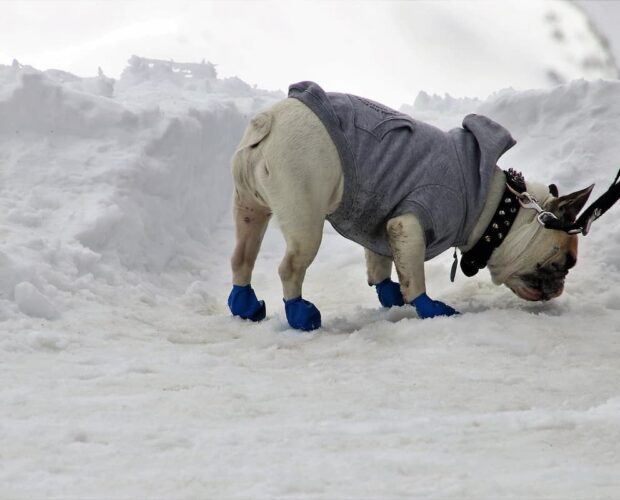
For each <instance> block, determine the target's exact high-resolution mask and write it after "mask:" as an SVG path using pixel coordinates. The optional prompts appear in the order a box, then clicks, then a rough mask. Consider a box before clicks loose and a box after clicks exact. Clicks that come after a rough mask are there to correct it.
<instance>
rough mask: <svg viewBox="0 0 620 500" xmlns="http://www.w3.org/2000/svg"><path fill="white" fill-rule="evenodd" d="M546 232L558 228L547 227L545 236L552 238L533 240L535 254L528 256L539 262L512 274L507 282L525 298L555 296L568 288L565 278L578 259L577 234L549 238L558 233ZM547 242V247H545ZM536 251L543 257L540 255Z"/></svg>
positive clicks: (537, 298) (536, 299)
mask: <svg viewBox="0 0 620 500" xmlns="http://www.w3.org/2000/svg"><path fill="white" fill-rule="evenodd" d="M545 232H553V233H557V232H558V231H551V230H549V229H544V230H543V233H542V236H547V238H546V239H547V240H550V241H547V242H543V241H538V242H533V245H532V247H533V248H532V252H531V253H532V257H534V258H533V259H532V258H530V259H527V260H528V261H530V260H535V261H536V262H535V263H534V264H533V265H529V266H527V268H525V269H522V270H521V271H520V272H517V273H516V274H514V275H513V276H511V277H510V278H509V279H508V280H507V281H506V283H505V284H506V286H507V287H508V288H510V289H511V290H512V291H513V292H514V293H515V294H516V295H518V296H519V297H521V298H522V299H525V300H532V301H538V300H551V299H555V298H556V297H559V296H560V295H561V294H562V292H563V291H564V281H565V279H566V276H567V275H568V272H569V270H570V269H571V268H573V267H574V266H575V264H576V263H577V236H576V235H572V236H571V235H565V238H562V237H561V236H562V235H558V236H559V237H556V238H548V236H555V235H547V234H545ZM540 239H544V238H543V237H541V238H540ZM562 240H564V241H562ZM545 246H546V247H547V249H544V247H545ZM545 250H546V251H545ZM536 254H538V255H539V256H540V257H539V258H536Z"/></svg>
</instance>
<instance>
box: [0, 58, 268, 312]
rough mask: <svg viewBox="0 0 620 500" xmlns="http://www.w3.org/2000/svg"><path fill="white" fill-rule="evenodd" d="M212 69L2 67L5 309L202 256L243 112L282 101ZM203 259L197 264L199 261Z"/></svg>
mask: <svg viewBox="0 0 620 500" xmlns="http://www.w3.org/2000/svg"><path fill="white" fill-rule="evenodd" d="M275 95H277V94H269V93H267V92H262V91H259V90H255V89H252V88H250V87H249V86H248V85H246V84H244V83H243V82H241V81H239V80H238V79H227V80H219V79H218V78H217V76H216V72H215V69H214V67H213V65H211V64H209V63H202V64H174V63H167V62H164V61H154V60H147V59H141V58H138V57H133V58H132V59H131V60H130V64H129V66H128V68H127V69H126V70H125V72H124V73H123V76H122V78H121V79H120V81H119V82H117V83H116V85H115V82H114V80H112V79H109V78H106V77H105V76H104V75H103V74H102V73H100V75H99V76H98V77H96V78H84V79H83V78H78V77H76V76H74V75H71V74H68V73H65V72H61V71H56V70H50V71H46V72H39V71H36V70H34V69H32V68H29V67H22V66H21V65H19V63H17V62H15V63H14V64H13V65H12V66H0V164H1V165H2V193H3V196H2V198H1V199H0V203H1V210H2V218H3V230H4V232H6V234H7V235H10V237H9V238H3V241H2V242H0V262H2V264H1V265H0V273H1V276H2V278H1V279H0V317H8V316H11V315H12V314H13V313H14V311H15V307H13V302H14V304H15V305H17V307H18V308H19V310H20V311H22V312H24V313H26V314H29V315H34V316H41V317H45V318H51V317H54V316H56V315H57V314H58V313H59V312H61V311H63V310H66V309H70V308H72V307H73V306H72V303H71V297H73V296H74V295H75V294H80V293H85V292H86V291H87V290H89V289H90V288H91V286H92V284H93V283H94V282H95V281H97V280H99V281H104V282H106V283H108V284H110V285H114V284H116V283H117V282H119V280H126V279H130V278H128V276H127V273H131V272H133V271H148V272H150V273H151V274H157V273H159V272H160V271H162V270H164V269H169V270H170V269H176V268H178V267H179V266H180V267H183V265H184V263H186V262H193V263H197V262H198V261H199V260H200V259H203V258H204V256H205V255H207V253H208V252H207V249H206V246H207V245H208V243H209V241H210V237H211V230H212V228H213V227H214V224H215V223H216V222H217V221H218V220H219V219H220V217H221V216H222V214H223V213H224V212H225V211H226V210H227V208H228V204H229V199H230V191H231V183H230V176H229V173H228V163H229V159H230V156H231V154H232V152H233V151H234V148H235V146H236V144H237V142H238V141H239V138H240V137H241V134H242V132H243V128H244V126H245V123H246V121H247V118H248V115H249V114H251V113H252V112H254V111H256V109H259V108H261V107H262V106H264V105H265V104H266V103H268V102H272V101H273V100H274V96H275ZM194 267H196V266H194Z"/></svg>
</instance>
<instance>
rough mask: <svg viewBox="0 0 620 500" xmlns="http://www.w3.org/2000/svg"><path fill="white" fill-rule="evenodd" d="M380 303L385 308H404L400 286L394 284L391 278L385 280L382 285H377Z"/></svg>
mask: <svg viewBox="0 0 620 500" xmlns="http://www.w3.org/2000/svg"><path fill="white" fill-rule="evenodd" d="M375 288H376V289H377V295H378V296H379V302H381V305H382V306H383V307H394V306H403V305H405V301H404V300H403V295H402V294H401V293H400V285H399V284H398V283H394V282H393V281H392V280H391V279H390V278H385V279H384V280H383V281H382V282H381V283H378V284H376V285H375Z"/></svg>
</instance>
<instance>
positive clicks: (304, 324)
mask: <svg viewBox="0 0 620 500" xmlns="http://www.w3.org/2000/svg"><path fill="white" fill-rule="evenodd" d="M283 300H284V299H283ZM284 311H285V312H286V319H287V320H288V324H289V325H291V327H293V328H297V329H298V330H304V331H306V332H309V331H311V330H316V329H317V328H319V327H320V326H321V313H320V312H319V310H318V309H317V308H316V306H315V305H314V304H313V303H312V302H308V301H307V300H304V299H302V298H301V297H297V298H296V299H290V300H284Z"/></svg>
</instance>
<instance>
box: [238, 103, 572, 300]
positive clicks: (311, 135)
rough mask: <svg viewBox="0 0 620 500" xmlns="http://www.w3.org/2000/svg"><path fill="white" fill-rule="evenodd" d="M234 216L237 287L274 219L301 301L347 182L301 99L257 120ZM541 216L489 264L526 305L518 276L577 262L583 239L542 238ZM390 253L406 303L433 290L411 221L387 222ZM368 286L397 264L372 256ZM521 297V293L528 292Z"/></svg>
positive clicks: (527, 218) (500, 181) (485, 216)
mask: <svg viewBox="0 0 620 500" xmlns="http://www.w3.org/2000/svg"><path fill="white" fill-rule="evenodd" d="M232 168H233V177H234V183H235V193H234V211H235V221H236V228H237V245H236V248H235V251H234V254H233V257H232V270H233V283H234V284H236V285H247V284H249V283H250V281H251V277H252V268H253V267H254V262H255V260H256V256H257V255H258V251H259V248H260V244H261V241H262V237H263V234H264V232H265V229H266V227H267V224H268V221H269V218H270V216H271V214H274V215H275V217H276V219H277V221H278V223H279V225H280V228H281V230H282V233H283V235H284V238H285V240H286V253H285V256H284V258H283V260H282V263H281V264H280V267H279V274H280V278H281V280H282V288H283V295H284V298H285V299H291V298H295V297H298V296H300V295H301V294H302V283H303V280H304V276H305V273H306V269H307V268H308V266H309V265H310V264H311V263H312V261H313V259H314V257H315V255H316V253H317V251H318V249H319V246H320V244H321V237H322V233H323V224H324V222H325V218H326V216H327V215H328V214H330V213H332V212H334V211H335V210H336V209H337V207H338V204H339V203H340V200H341V199H342V193H343V187H344V179H343V175H342V167H341V164H340V158H339V156H338V152H337V150H336V147H335V145H334V143H333V141H332V140H331V138H330V136H329V134H328V132H327V130H326V129H325V127H324V126H323V124H322V123H321V121H320V120H319V118H318V117H317V116H316V115H315V114H314V113H313V112H312V111H310V109H309V108H307V107H306V106H305V105H304V104H302V103H301V102H300V101H298V100H296V99H285V100H283V101H281V102H279V103H278V104H276V105H275V106H273V107H272V108H271V109H270V110H268V111H266V112H263V113H261V114H259V115H257V116H256V117H254V119H253V120H252V121H251V123H250V125H249V126H248V128H247V130H246V133H245V135H244V137H243V139H242V141H241V143H240V145H239V148H238V150H237V151H236V153H235V155H234V158H233V165H232ZM504 179H505V178H504V174H503V173H502V172H501V170H500V169H496V172H495V173H494V177H493V181H492V186H491V189H490V193H489V195H488V198H487V200H486V203H485V207H484V209H483V212H482V215H481V217H480V220H479V221H478V223H477V225H476V227H475V228H474V230H473V231H472V234H471V235H470V237H469V238H468V243H467V245H465V246H464V247H463V248H462V250H467V249H469V248H470V247H471V246H472V245H473V244H475V242H476V241H477V240H478V239H479V238H480V236H481V235H482V233H483V231H484V229H485V228H486V227H487V225H488V224H489V222H490V220H491V218H492V216H493V213H494V212H495V209H496V207H497V206H498V204H499V201H500V199H501V197H502V194H503V191H504V182H505V181H504ZM528 188H529V189H530V192H531V193H532V194H534V195H535V196H537V197H538V199H539V201H540V202H541V203H548V202H550V197H551V195H549V192H548V189H547V188H546V187H545V186H542V185H537V184H530V185H528ZM534 215H535V213H534V212H533V211H531V210H521V211H520V213H519V215H518V216H517V220H516V221H515V223H514V225H513V228H512V229H511V231H510V233H509V235H508V237H507V238H506V240H505V242H504V243H503V244H502V245H501V246H500V247H499V248H498V249H497V250H496V251H495V252H494V253H493V255H492V257H491V260H490V261H489V270H490V271H491V275H492V279H493V282H494V283H496V284H501V283H506V284H507V285H508V286H510V288H511V289H513V291H515V293H517V294H519V295H521V296H524V297H525V298H527V293H526V292H523V289H522V283H521V282H520V280H519V278H518V276H519V275H520V274H522V273H524V272H527V271H531V270H533V269H535V267H536V264H539V263H540V262H541V259H543V260H544V259H546V260H549V259H551V260H552V259H554V258H557V259H558V261H559V259H560V258H562V259H563V258H564V252H565V249H566V248H570V249H571V251H572V252H574V253H575V256H576V237H574V236H568V235H566V234H564V233H560V232H558V231H548V230H546V231H543V230H541V229H539V228H540V226H539V224H538V223H537V222H536V221H535V220H534ZM386 224H387V230H388V235H389V239H390V247H391V249H392V254H393V259H394V262H395V264H396V270H397V273H398V277H399V281H400V285H401V291H402V294H403V297H404V299H405V301H406V302H410V301H411V300H413V299H414V298H415V297H417V296H418V295H420V294H421V293H423V292H425V291H426V286H425V278H424V256H425V241H424V232H423V230H422V228H421V226H420V223H419V222H418V220H417V219H416V217H415V216H413V215H412V214H405V215H402V216H400V217H396V218H394V219H391V220H389V221H386ZM365 255H366V266H367V276H368V282H369V284H376V283H379V282H381V281H383V280H384V279H385V278H387V277H390V275H391V271H392V260H391V259H389V258H386V257H383V256H380V255H377V254H375V253H373V252H371V251H369V250H366V251H365ZM521 292H522V293H521Z"/></svg>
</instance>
